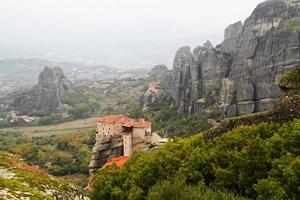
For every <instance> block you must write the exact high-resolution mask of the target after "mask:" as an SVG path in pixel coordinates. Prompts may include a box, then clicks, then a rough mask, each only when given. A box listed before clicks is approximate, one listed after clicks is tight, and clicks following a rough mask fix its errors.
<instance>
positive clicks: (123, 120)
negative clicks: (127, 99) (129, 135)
mask: <svg viewBox="0 0 300 200" xmlns="http://www.w3.org/2000/svg"><path fill="white" fill-rule="evenodd" d="M97 121H98V122H102V123H108V124H120V125H122V126H126V127H136V128H148V127H150V126H151V122H148V121H146V120H144V119H139V120H136V119H132V118H129V117H127V116H124V115H106V116H102V117H98V119H97Z"/></svg>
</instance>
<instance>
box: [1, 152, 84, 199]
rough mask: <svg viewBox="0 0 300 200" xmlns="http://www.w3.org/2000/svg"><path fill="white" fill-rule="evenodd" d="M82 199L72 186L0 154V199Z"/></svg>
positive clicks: (18, 160)
mask: <svg viewBox="0 0 300 200" xmlns="http://www.w3.org/2000/svg"><path fill="white" fill-rule="evenodd" d="M76 198H77V199H78V200H81V199H84V196H83V195H82V193H81V192H80V190H78V189H77V188H75V187H74V186H72V185H70V184H69V183H67V182H65V181H64V180H61V179H58V178H55V177H52V176H49V175H48V174H47V173H46V172H44V171H42V170H40V169H39V168H37V167H34V166H30V165H28V164H26V163H24V162H23V161H21V160H20V159H18V158H16V157H14V156H11V155H7V154H4V153H1V152H0V199H12V200H13V199H31V200H51V199H53V200H54V199H55V200H69V199H76Z"/></svg>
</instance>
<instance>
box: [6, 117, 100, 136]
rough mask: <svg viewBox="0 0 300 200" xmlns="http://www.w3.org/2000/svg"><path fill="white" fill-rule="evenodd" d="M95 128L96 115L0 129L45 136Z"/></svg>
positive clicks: (80, 131)
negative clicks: (54, 122)
mask: <svg viewBox="0 0 300 200" xmlns="http://www.w3.org/2000/svg"><path fill="white" fill-rule="evenodd" d="M95 128H96V117H91V118H87V119H80V120H75V121H71V122H66V123H62V124H55V125H48V126H30V127H12V128H4V129H0V131H8V132H16V133H21V134H24V135H27V136H32V137H33V136H46V135H48V136H49V135H59V134H69V133H85V132H86V131H89V130H93V129H95Z"/></svg>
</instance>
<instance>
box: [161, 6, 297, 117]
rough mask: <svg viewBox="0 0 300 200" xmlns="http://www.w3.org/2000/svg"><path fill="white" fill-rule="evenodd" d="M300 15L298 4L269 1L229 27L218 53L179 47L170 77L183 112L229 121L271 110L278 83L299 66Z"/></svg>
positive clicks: (170, 87)
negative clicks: (245, 18)
mask: <svg viewBox="0 0 300 200" xmlns="http://www.w3.org/2000/svg"><path fill="white" fill-rule="evenodd" d="M299 16H300V6H299V3H295V1H292V0H268V1H265V2H263V3H261V4H259V5H258V6H257V8H256V9H255V10H254V11H253V13H252V14H251V16H250V17H249V18H248V19H247V20H246V21H245V22H244V24H242V22H237V23H234V24H232V25H230V26H228V27H227V28H226V30H225V34H224V36H225V38H224V41H223V42H222V43H221V44H220V45H217V46H216V47H215V48H214V47H213V46H212V45H211V44H210V43H209V42H207V43H205V44H204V45H202V46H199V47H197V48H195V49H194V50H193V52H192V51H191V48H190V47H187V46H185V47H182V48H180V49H179V50H178V51H177V53H176V55H175V59H174V65H173V69H172V70H169V71H168V73H167V75H166V76H167V78H165V80H168V81H169V82H170V83H171V84H170V85H168V86H167V87H166V88H167V89H168V93H169V95H170V96H171V97H172V98H173V99H174V100H175V101H176V105H177V108H178V113H180V114H184V115H187V114H190V113H194V112H201V113H203V114H205V115H206V116H208V117H214V116H217V115H218V116H220V117H225V116H236V115H243V114H248V113H254V112H259V111H264V110H268V109H270V108H271V107H272V106H273V105H274V103H275V102H276V101H277V100H278V98H279V96H280V89H279V87H278V86H277V83H278V80H279V78H280V77H281V76H282V75H283V74H284V73H286V72H287V71H289V70H291V69H293V68H295V66H296V65H297V64H299V63H300V49H299V47H300V18H299ZM165 80H163V81H161V82H162V83H164V82H166V81H165ZM163 85H164V84H163Z"/></svg>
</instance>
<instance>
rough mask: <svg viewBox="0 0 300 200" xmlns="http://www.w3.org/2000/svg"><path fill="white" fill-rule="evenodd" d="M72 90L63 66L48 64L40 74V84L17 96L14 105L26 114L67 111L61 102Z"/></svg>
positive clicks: (21, 112)
mask: <svg viewBox="0 0 300 200" xmlns="http://www.w3.org/2000/svg"><path fill="white" fill-rule="evenodd" d="M71 91H72V84H71V82H70V81H69V80H68V79H67V78H66V77H65V75H64V73H63V71H62V70H61V68H59V67H56V66H48V67H45V69H44V71H43V72H42V73H41V74H40V75H39V81H38V84H37V85H36V86H35V87H34V88H33V89H32V90H31V91H29V92H26V93H23V94H22V95H20V96H18V97H16V98H15V100H14V101H13V104H12V106H13V107H14V108H15V109H16V110H17V111H18V112H19V113H20V114H26V115H48V114H51V113H58V112H65V111H66V110H67V106H66V105H63V104H62V103H61V98H62V96H63V95H64V94H66V93H68V92H71Z"/></svg>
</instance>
